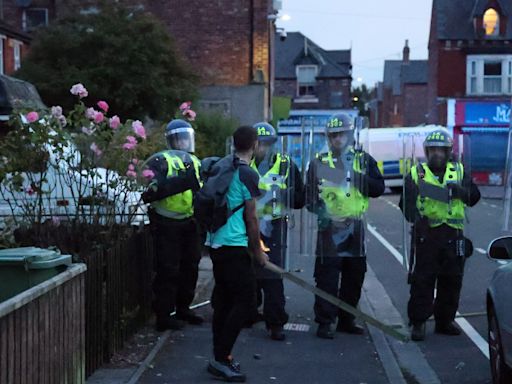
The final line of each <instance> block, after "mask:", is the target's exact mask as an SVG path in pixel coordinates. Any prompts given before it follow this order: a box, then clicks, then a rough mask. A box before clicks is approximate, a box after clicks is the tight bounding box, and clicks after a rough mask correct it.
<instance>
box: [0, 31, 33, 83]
mask: <svg viewBox="0 0 512 384" xmlns="http://www.w3.org/2000/svg"><path fill="white" fill-rule="evenodd" d="M15 41H18V42H19V40H15V39H12V38H10V37H7V38H6V39H3V55H4V74H6V75H12V74H13V73H14V45H15V44H14V43H15ZM20 49H21V51H20V53H21V63H23V57H24V56H25V54H26V53H27V51H28V46H27V45H26V44H23V45H22V46H21V48H20Z"/></svg>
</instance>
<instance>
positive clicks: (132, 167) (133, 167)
mask: <svg viewBox="0 0 512 384" xmlns="http://www.w3.org/2000/svg"><path fill="white" fill-rule="evenodd" d="M128 170H129V171H135V165H133V164H132V163H130V164H128Z"/></svg>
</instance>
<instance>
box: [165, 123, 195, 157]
mask: <svg viewBox="0 0 512 384" xmlns="http://www.w3.org/2000/svg"><path fill="white" fill-rule="evenodd" d="M166 139H167V145H168V146H169V148H171V149H177V150H179V151H185V152H190V153H192V152H195V150H196V143H195V132H194V129H193V128H177V129H173V130H172V131H170V132H169V133H168V134H167V136H166Z"/></svg>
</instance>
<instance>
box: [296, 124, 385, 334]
mask: <svg viewBox="0 0 512 384" xmlns="http://www.w3.org/2000/svg"><path fill="white" fill-rule="evenodd" d="M354 128H355V127H354V120H353V119H352V118H350V117H349V116H348V115H346V114H336V115H334V116H332V117H331V118H330V119H329V121H328V123H327V127H326V130H325V133H326V139H327V144H328V149H329V150H328V152H325V153H320V154H319V155H317V157H316V159H313V160H312V161H311V164H310V166H309V169H308V175H307V184H306V191H307V192H306V199H307V208H308V210H310V211H311V212H313V213H314V214H316V215H317V222H318V237H317V245H316V262H315V280H316V285H317V287H318V288H319V289H321V290H323V291H325V292H327V293H330V294H331V295H333V296H336V297H339V298H340V299H341V300H343V301H345V302H346V303H348V304H350V305H352V306H354V307H356V306H357V304H358V302H359V299H360V296H361V289H362V286H363V280H364V275H365V272H366V249H365V247H364V236H365V228H364V214H365V213H366V211H367V210H368V201H369V198H372V197H378V196H380V195H381V194H382V193H383V192H384V179H383V178H382V175H381V173H380V171H379V169H378V167H377V162H376V161H375V159H373V158H372V157H371V156H370V155H369V154H367V153H366V152H364V151H362V150H361V149H359V148H358V145H357V144H358V143H357V142H356V140H355V138H356V137H357V134H356V135H355V133H356V132H355V129H354ZM355 144H356V145H355ZM340 274H341V283H340ZM314 311H315V321H316V322H317V323H318V329H317V336H318V337H320V338H325V339H332V338H333V337H334V334H333V331H332V328H331V324H334V323H335V321H336V318H338V323H337V327H336V330H337V331H339V332H346V333H352V334H363V333H364V330H363V328H362V327H360V326H359V325H357V324H356V323H355V321H354V316H353V315H351V314H350V313H348V312H345V311H341V310H338V309H337V307H336V306H334V305H332V304H330V303H329V302H327V301H325V300H324V299H322V298H320V297H319V296H315V306H314Z"/></svg>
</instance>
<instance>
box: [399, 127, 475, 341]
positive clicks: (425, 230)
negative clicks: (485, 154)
mask: <svg viewBox="0 0 512 384" xmlns="http://www.w3.org/2000/svg"><path fill="white" fill-rule="evenodd" d="M423 146H424V149H425V156H426V158H427V162H426V163H418V164H416V165H415V166H413V167H412V169H411V172H410V174H409V175H408V176H407V177H406V180H405V184H404V193H403V195H402V199H401V200H400V208H401V209H402V212H403V213H404V216H405V218H406V220H407V221H409V222H411V223H412V224H413V226H412V230H411V234H412V238H411V253H410V255H411V261H410V271H409V283H410V284H411V290H410V299H409V303H408V315H409V320H410V323H411V324H412V332H411V338H412V339H413V340H415V341H421V340H424V339H425V322H426V321H427V319H428V318H429V317H430V316H431V315H432V314H434V317H435V322H436V325H435V331H436V333H441V334H446V335H459V334H460V332H461V331H460V329H459V328H458V327H457V326H456V325H455V324H454V322H453V321H454V319H455V314H456V312H457V308H458V305H459V296H460V290H461V287H462V278H463V273H464V263H465V259H466V258H467V257H469V256H470V255H471V253H472V244H471V242H470V241H469V239H467V238H465V237H464V234H463V230H464V219H465V207H466V206H469V207H472V206H474V205H475V204H476V203H477V202H478V200H479V199H480V192H479V190H478V188H477V186H476V185H475V184H474V183H473V182H472V180H471V174H470V173H471V172H470V170H467V169H466V170H465V169H464V165H463V164H462V163H461V162H458V161H451V157H452V148H453V141H452V138H451V136H450V135H449V133H448V132H447V131H445V130H435V131H433V132H431V133H430V134H429V135H428V136H427V137H426V139H425V141H424V144H423ZM436 287H437V294H436V296H435V297H434V289H435V288H436Z"/></svg>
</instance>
